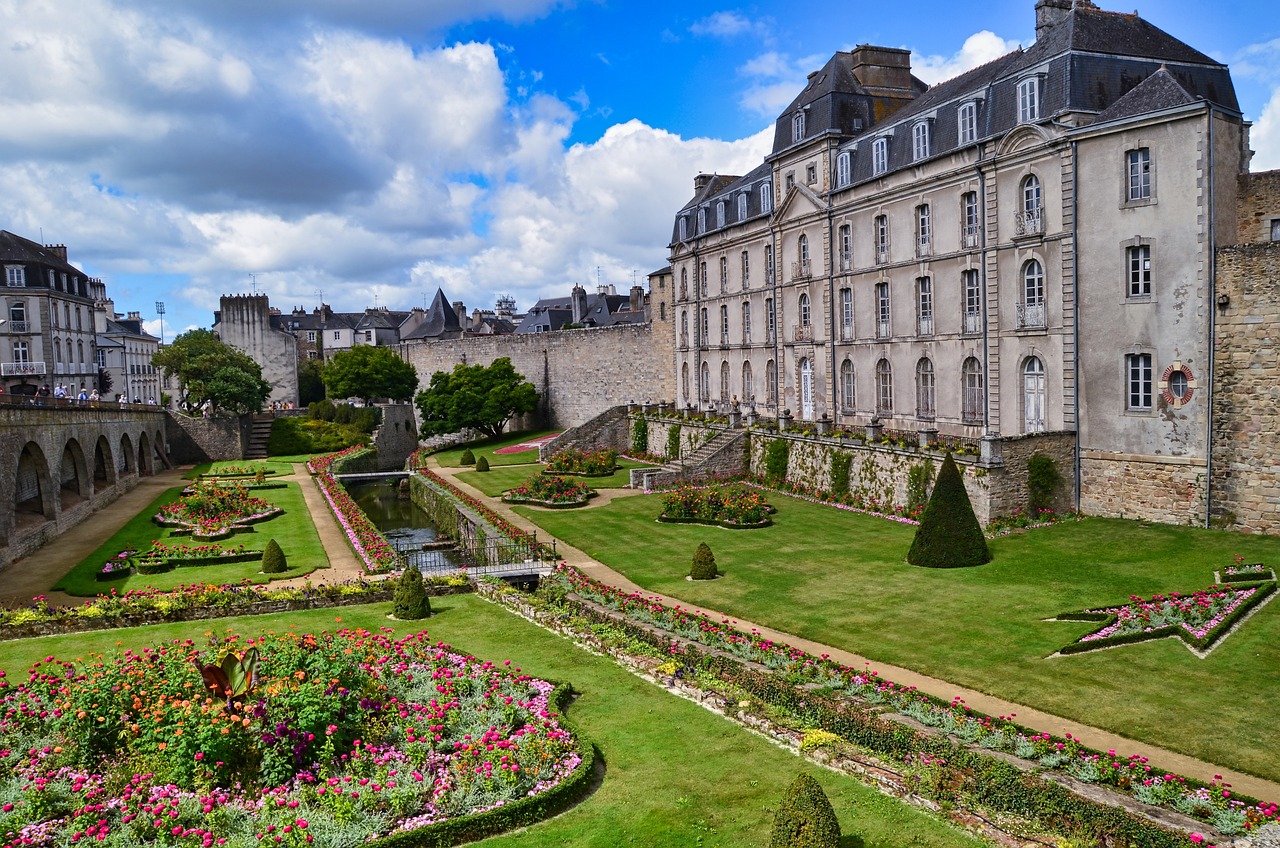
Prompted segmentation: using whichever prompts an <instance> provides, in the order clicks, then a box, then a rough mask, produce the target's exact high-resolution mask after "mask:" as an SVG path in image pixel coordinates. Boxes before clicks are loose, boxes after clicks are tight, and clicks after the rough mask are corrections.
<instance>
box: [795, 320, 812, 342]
mask: <svg viewBox="0 0 1280 848" xmlns="http://www.w3.org/2000/svg"><path fill="white" fill-rule="evenodd" d="M791 340H792V341H796V342H811V341H813V325H812V324H796V325H794V326H793V327H792V328H791Z"/></svg>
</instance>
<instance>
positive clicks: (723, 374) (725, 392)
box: [720, 362, 729, 403]
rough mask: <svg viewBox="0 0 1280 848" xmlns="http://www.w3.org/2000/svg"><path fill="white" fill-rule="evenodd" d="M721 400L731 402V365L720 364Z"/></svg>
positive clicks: (726, 363)
mask: <svg viewBox="0 0 1280 848" xmlns="http://www.w3.org/2000/svg"><path fill="white" fill-rule="evenodd" d="M720 400H721V401H722V402H724V403H728V402H729V363H728V362H721V363H720Z"/></svg>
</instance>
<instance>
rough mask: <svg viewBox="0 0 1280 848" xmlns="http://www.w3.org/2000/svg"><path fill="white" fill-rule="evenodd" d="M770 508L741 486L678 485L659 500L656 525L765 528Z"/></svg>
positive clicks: (767, 523) (756, 494)
mask: <svg viewBox="0 0 1280 848" xmlns="http://www.w3.org/2000/svg"><path fill="white" fill-rule="evenodd" d="M773 512H775V510H774V508H773V507H772V506H770V505H769V503H768V502H767V501H766V500H765V498H764V495H762V494H761V493H760V492H758V491H755V490H752V489H749V488H747V487H745V486H741V485H734V484H728V485H712V486H693V485H690V484H688V483H685V484H682V485H680V486H679V487H677V488H676V489H675V490H673V491H669V492H666V493H665V494H663V496H662V514H661V515H660V516H659V518H658V520H659V521H673V522H694V523H703V524H722V525H727V526H734V527H767V526H768V525H769V524H771V523H772V522H771V520H770V519H769V515H770V514H771V513H773Z"/></svg>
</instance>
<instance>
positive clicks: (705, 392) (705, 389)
mask: <svg viewBox="0 0 1280 848" xmlns="http://www.w3.org/2000/svg"><path fill="white" fill-rule="evenodd" d="M699 374H700V376H701V379H700V380H699V381H698V382H699V383H701V385H700V386H699V387H698V399H699V400H700V401H702V402H703V403H706V402H707V401H709V400H711V366H710V365H708V364H707V363H706V362H703V363H702V370H701V371H700V372H699Z"/></svg>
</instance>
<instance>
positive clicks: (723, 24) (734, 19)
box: [689, 12, 756, 38]
mask: <svg viewBox="0 0 1280 848" xmlns="http://www.w3.org/2000/svg"><path fill="white" fill-rule="evenodd" d="M755 29H756V24H755V23H754V22H753V21H751V20H749V19H748V18H747V17H745V16H744V15H742V14H741V13H739V12H715V13H714V14H711V15H708V16H707V17H705V18H700V19H699V20H696V21H694V22H693V23H692V24H691V25H690V26H689V32H691V33H693V34H694V35H707V36H711V37H713V38H733V37H734V36H737V35H742V34H743V33H749V32H752V31H753V30H755Z"/></svg>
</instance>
